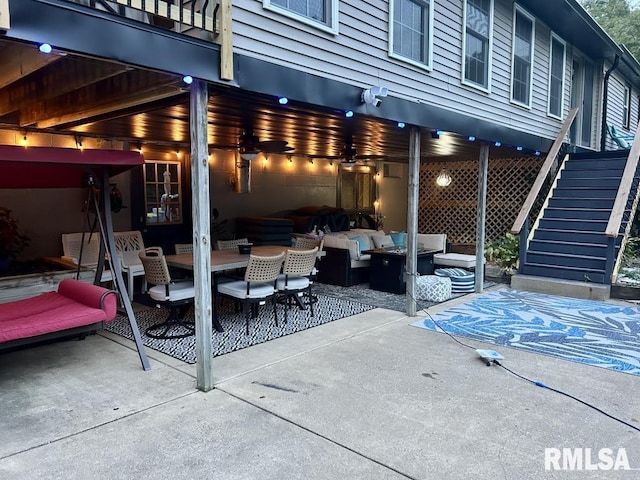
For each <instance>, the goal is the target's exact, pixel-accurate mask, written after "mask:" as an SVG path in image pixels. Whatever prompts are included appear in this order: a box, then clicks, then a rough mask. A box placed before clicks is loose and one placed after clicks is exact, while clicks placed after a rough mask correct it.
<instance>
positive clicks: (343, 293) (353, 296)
mask: <svg viewBox="0 0 640 480" xmlns="http://www.w3.org/2000/svg"><path fill="white" fill-rule="evenodd" d="M491 285H493V284H491ZM488 286H490V284H489V283H485V287H488ZM313 289H314V292H317V293H320V294H322V295H328V296H330V297H335V298H341V299H343V300H350V301H353V302H360V303H365V304H367V305H371V306H373V307H379V308H386V309H389V310H395V311H397V312H406V311H407V296H406V295H405V294H397V293H387V292H379V291H377V290H371V289H370V288H369V284H368V283H361V284H359V285H353V286H351V287H338V286H336V285H327V284H325V283H314V284H313ZM461 295H464V294H462V293H455V294H453V295H452V297H451V298H456V297H459V296H461ZM435 304H436V303H434V302H428V301H426V300H419V301H418V310H421V309H424V308H429V307H431V306H433V305H435Z"/></svg>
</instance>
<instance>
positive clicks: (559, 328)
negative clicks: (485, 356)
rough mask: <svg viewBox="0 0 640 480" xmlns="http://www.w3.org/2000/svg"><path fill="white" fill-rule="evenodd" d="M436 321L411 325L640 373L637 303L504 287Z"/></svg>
mask: <svg viewBox="0 0 640 480" xmlns="http://www.w3.org/2000/svg"><path fill="white" fill-rule="evenodd" d="M433 320H435V322H437V325H436V323H435V322H434V321H433ZM433 320H432V319H430V318H425V319H424V320H420V321H417V322H414V323H412V324H411V325H413V326H415V327H420V328H426V329H429V330H433V331H440V332H441V331H442V330H444V331H445V332H447V333H450V334H452V335H460V336H463V337H468V338H472V339H474V340H478V341H481V342H489V343H493V344H495V345H499V346H508V347H515V348H519V349H522V350H527V351H529V352H534V353H542V354H545V355H550V356H553V357H557V358H562V359H564V360H571V361H574V362H579V363H584V364H588V365H594V366H598V367H604V368H608V369H611V370H616V371H621V372H626V373H631V374H633V375H640V308H638V307H636V306H624V305H615V304H612V303H606V302H597V301H592V300H579V299H574V298H567V297H557V296H552V295H544V294H540V293H531V292H521V291H515V290H500V291H497V292H491V293H488V294H485V295H483V296H480V297H477V298H475V299H474V300H472V301H469V302H466V303H463V304H460V305H458V306H456V307H453V308H449V309H447V310H445V311H443V312H440V313H437V314H434V315H433ZM500 353H502V354H503V355H504V352H500Z"/></svg>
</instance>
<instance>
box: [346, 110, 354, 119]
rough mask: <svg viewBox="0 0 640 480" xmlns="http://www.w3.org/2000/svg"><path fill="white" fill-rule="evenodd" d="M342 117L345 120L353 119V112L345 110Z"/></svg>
mask: <svg viewBox="0 0 640 480" xmlns="http://www.w3.org/2000/svg"><path fill="white" fill-rule="evenodd" d="M344 116H345V117H347V118H351V117H353V112H352V111H351V110H347V111H346V112H344Z"/></svg>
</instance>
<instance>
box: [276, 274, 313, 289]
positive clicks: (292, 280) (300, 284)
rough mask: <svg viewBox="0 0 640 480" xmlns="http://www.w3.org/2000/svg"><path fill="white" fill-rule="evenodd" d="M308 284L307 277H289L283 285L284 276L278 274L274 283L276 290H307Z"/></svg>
mask: <svg viewBox="0 0 640 480" xmlns="http://www.w3.org/2000/svg"><path fill="white" fill-rule="evenodd" d="M309 283H310V282H309V279H308V278H307V277H298V276H290V277H289V279H288V280H287V283H286V285H285V276H284V274H280V275H278V280H277V281H276V288H277V289H278V290H302V289H304V288H307V287H308V286H309Z"/></svg>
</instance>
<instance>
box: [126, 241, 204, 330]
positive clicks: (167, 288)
mask: <svg viewBox="0 0 640 480" xmlns="http://www.w3.org/2000/svg"><path fill="white" fill-rule="evenodd" d="M139 256H140V261H141V262H142V266H143V268H144V275H145V278H146V280H147V283H148V284H149V285H153V286H152V287H151V288H149V290H148V293H149V296H150V297H151V298H152V299H153V300H156V301H157V302H162V303H163V304H164V305H166V306H167V307H168V308H169V316H168V317H167V319H166V320H165V321H164V322H162V323H158V324H156V325H151V326H150V327H148V328H147V329H146V334H147V336H148V337H151V338H158V339H165V340H170V339H175V338H185V337H190V336H191V335H194V334H195V333H196V332H195V325H194V324H193V323H188V322H185V321H184V319H183V317H184V314H185V313H186V312H187V310H188V309H189V306H190V304H192V303H193V301H194V297H195V288H194V285H193V281H191V280H186V281H180V282H173V281H172V280H171V275H170V273H169V268H168V267H167V261H166V259H165V257H164V255H163V253H162V248H160V247H149V248H147V249H145V251H144V252H140V254H139ZM185 306H186V307H187V308H184V307H185ZM178 327H181V328H178Z"/></svg>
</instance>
